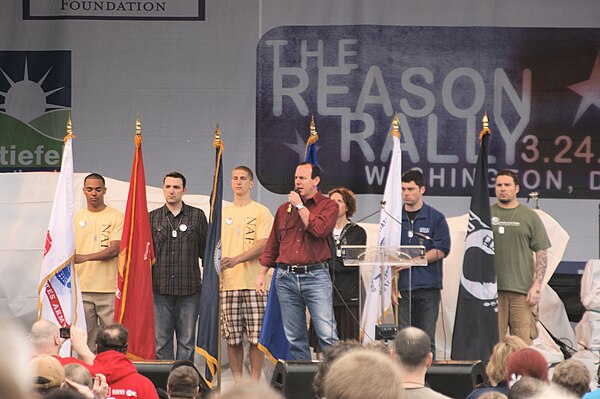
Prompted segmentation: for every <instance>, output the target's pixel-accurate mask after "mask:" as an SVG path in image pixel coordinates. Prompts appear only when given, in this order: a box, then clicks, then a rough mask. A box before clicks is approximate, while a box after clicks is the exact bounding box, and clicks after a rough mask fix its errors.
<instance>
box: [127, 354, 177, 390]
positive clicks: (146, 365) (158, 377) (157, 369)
mask: <svg viewBox="0 0 600 399" xmlns="http://www.w3.org/2000/svg"><path fill="white" fill-rule="evenodd" d="M173 363H175V362H174V361H172V360H162V361H161V360H157V361H142V362H133V364H134V365H135V368H136V369H137V371H138V373H140V374H141V375H143V376H144V377H147V378H148V379H149V380H150V381H152V383H153V384H154V387H155V388H162V389H164V390H165V391H166V390H167V380H168V379H169V373H170V372H171V367H173Z"/></svg>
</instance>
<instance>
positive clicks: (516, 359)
mask: <svg viewBox="0 0 600 399" xmlns="http://www.w3.org/2000/svg"><path fill="white" fill-rule="evenodd" d="M519 377H533V378H537V379H538V380H540V381H543V382H550V381H549V380H548V362H547V361H546V359H545V358H544V356H543V355H542V354H541V353H540V352H538V351H536V350H535V349H533V348H525V349H519V350H518V351H516V352H514V353H513V354H512V355H510V356H509V357H508V362H507V364H506V381H507V382H508V387H509V388H510V387H511V386H512V383H514V381H516V380H518V379H519Z"/></svg>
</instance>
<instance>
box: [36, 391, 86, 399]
mask: <svg viewBox="0 0 600 399" xmlns="http://www.w3.org/2000/svg"><path fill="white" fill-rule="evenodd" d="M44 399H88V398H86V397H85V396H84V395H82V394H80V393H79V392H77V391H72V390H70V389H56V390H54V391H52V392H50V393H48V394H47V395H45V396H44Z"/></svg>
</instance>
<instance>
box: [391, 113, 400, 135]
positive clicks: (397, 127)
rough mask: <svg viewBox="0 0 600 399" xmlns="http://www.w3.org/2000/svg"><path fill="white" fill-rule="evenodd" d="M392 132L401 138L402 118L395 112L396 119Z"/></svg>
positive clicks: (393, 122)
mask: <svg viewBox="0 0 600 399" xmlns="http://www.w3.org/2000/svg"><path fill="white" fill-rule="evenodd" d="M392 134H393V135H394V136H396V137H398V138H400V120H399V119H398V114H394V120H393V121H392Z"/></svg>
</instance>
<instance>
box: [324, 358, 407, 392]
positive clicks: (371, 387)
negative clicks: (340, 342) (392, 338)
mask: <svg viewBox="0 0 600 399" xmlns="http://www.w3.org/2000/svg"><path fill="white" fill-rule="evenodd" d="M325 397H326V398H327V399H365V398H377V399H402V398H404V387H403V385H402V376H401V375H400V370H399V369H398V367H397V365H396V364H395V363H394V361H393V360H392V359H390V358H389V357H387V356H385V355H384V354H382V353H378V352H375V351H372V350H368V349H355V350H351V351H350V352H348V353H347V354H345V355H343V356H342V357H340V358H339V359H338V360H336V361H335V362H334V363H333V364H332V365H331V368H330V369H329V372H328V373H327V375H326V376H325Z"/></svg>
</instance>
